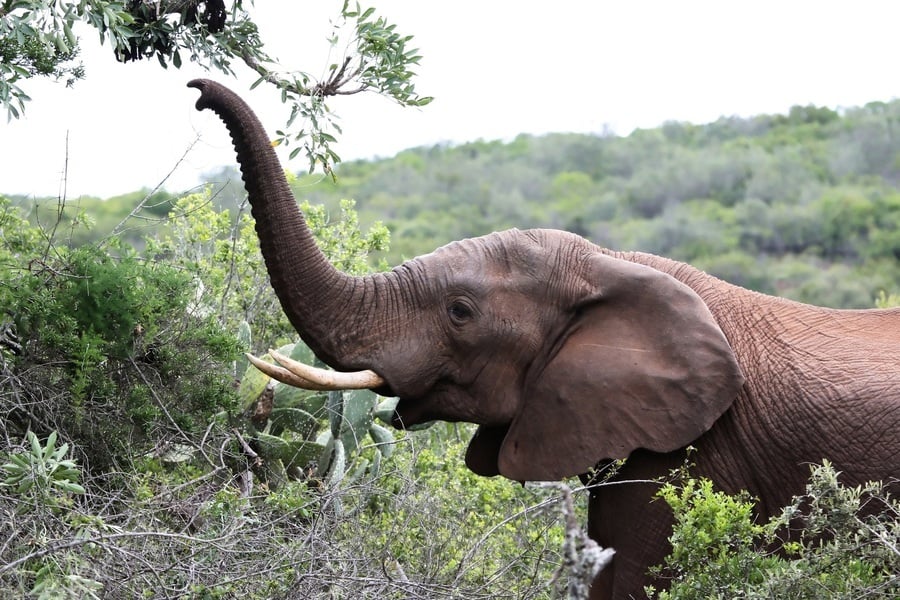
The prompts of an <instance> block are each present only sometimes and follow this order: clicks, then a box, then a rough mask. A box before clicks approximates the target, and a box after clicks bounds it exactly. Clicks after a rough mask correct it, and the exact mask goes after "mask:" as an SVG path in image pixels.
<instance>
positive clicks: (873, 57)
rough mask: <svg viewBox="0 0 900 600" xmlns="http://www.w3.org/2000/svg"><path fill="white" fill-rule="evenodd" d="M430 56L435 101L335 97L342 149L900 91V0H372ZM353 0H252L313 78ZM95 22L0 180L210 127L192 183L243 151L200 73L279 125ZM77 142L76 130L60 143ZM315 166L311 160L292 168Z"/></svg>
mask: <svg viewBox="0 0 900 600" xmlns="http://www.w3.org/2000/svg"><path fill="white" fill-rule="evenodd" d="M364 4H365V5H370V4H371V5H374V6H375V7H376V8H377V9H378V12H379V14H382V15H384V16H385V17H387V18H388V19H389V20H390V21H391V22H393V23H396V24H397V26H398V31H399V32H401V33H404V34H410V35H413V36H415V39H414V40H413V42H414V47H418V48H419V49H420V51H421V54H422V55H423V57H424V58H423V60H422V62H421V65H420V67H419V69H418V72H419V78H418V80H417V84H416V86H417V90H418V91H419V92H420V93H421V94H422V95H430V96H434V97H435V101H434V102H433V103H432V104H431V105H429V106H427V107H425V108H423V109H402V108H400V107H398V106H396V105H395V104H392V103H391V102H389V101H388V100H385V99H382V98H379V97H377V96H374V95H362V96H352V97H349V98H345V99H338V100H333V101H332V102H331V105H332V106H333V107H334V108H335V109H336V111H337V112H338V113H339V115H340V116H341V118H342V120H341V125H342V128H343V130H344V135H343V136H341V138H340V140H339V144H338V145H337V146H336V147H335V149H336V151H337V152H338V154H340V155H341V156H342V157H343V158H344V159H345V160H346V159H353V158H370V157H376V156H380V157H389V156H393V155H394V154H395V153H397V152H398V151H401V150H403V149H406V148H410V147H414V146H421V145H431V144H435V143H438V142H448V141H449V142H466V141H472V140H476V139H486V140H493V139H504V140H506V139H511V138H513V137H515V136H516V135H518V134H519V133H533V134H541V133H547V132H583V133H591V132H600V131H602V130H603V128H604V126H605V125H608V126H610V127H611V128H612V129H613V130H614V131H616V132H617V133H620V134H627V133H629V132H630V131H631V130H632V129H634V128H635V127H655V126H657V125H659V124H661V123H662V122H664V121H666V120H679V121H690V122H694V123H705V122H709V121H714V120H715V119H717V118H718V117H720V116H722V115H741V116H750V115H754V114H759V113H774V112H785V111H787V110H788V109H789V108H790V106H792V105H795V104H804V105H805V104H810V103H812V104H816V105H820V106H821V105H824V106H829V107H832V108H840V107H851V106H859V105H862V104H865V103H867V102H870V101H875V100H883V101H887V100H891V99H893V98H895V97H898V96H900V77H898V66H897V65H898V62H900V46H898V44H897V41H898V29H897V27H898V23H900V3H898V2H893V1H889V0H885V1H866V0H853V1H849V2H836V1H834V2H829V1H821V0H820V1H818V2H812V1H797V0H780V1H774V2H773V1H769V0H755V1H752V2H745V1H736V0H735V1H731V2H723V1H709V2H697V1H690V0H685V1H672V0H660V1H643V2H642V1H629V2H611V1H607V2H603V1H600V0H595V1H590V0H585V1H564V0H562V1H556V2H529V1H522V0H518V1H511V0H480V1H478V2H475V1H472V0H456V1H454V2H440V3H438V2H423V1H421V0H418V1H416V0H369V1H368V2H366V3H364ZM340 5H341V0H316V1H311V0H307V1H295V0H282V1H280V2H277V1H274V0H258V1H257V2H256V7H255V8H251V10H252V11H253V14H254V15H255V17H256V19H257V23H258V24H259V26H260V29H261V32H262V35H263V38H264V40H266V42H267V44H268V49H269V53H270V54H271V55H274V56H276V57H278V58H279V59H280V60H281V61H282V63H283V64H284V65H285V66H286V67H288V68H293V69H300V70H305V71H308V72H310V73H312V74H319V73H322V72H323V71H324V67H325V66H327V64H328V62H329V60H328V56H327V52H328V49H329V48H328V44H327V42H326V41H325V38H326V36H327V35H328V34H329V33H330V32H331V27H330V25H329V19H331V18H333V17H335V16H336V15H337V14H338V13H339V9H340ZM95 38H96V35H95V32H94V31H93V30H87V31H86V32H85V33H84V35H83V38H82V40H83V46H84V48H83V58H84V63H85V66H86V67H87V71H88V73H87V78H86V79H85V80H83V81H80V82H78V83H77V84H76V86H75V88H74V89H65V88H64V86H62V85H61V84H52V83H50V82H42V81H28V82H25V87H26V91H27V92H28V93H29V94H30V95H31V96H32V98H33V99H34V100H33V101H32V102H30V103H29V104H28V105H27V106H26V115H25V117H24V118H23V119H19V120H18V121H12V122H11V123H5V122H4V123H0V193H7V194H13V193H24V194H30V195H34V196H45V195H57V194H58V193H61V191H62V189H63V178H62V173H63V171H64V169H65V167H66V154H67V152H66V148H67V147H68V179H67V181H66V188H65V189H66V194H67V197H68V198H69V199H72V198H77V197H78V196H79V195H95V196H101V197H108V196H111V195H115V194H119V193H125V192H130V191H134V190H137V189H139V188H141V187H144V186H147V187H153V186H155V185H157V184H158V183H159V182H160V181H162V179H163V178H164V177H165V176H166V175H167V174H168V173H169V172H170V171H171V170H172V168H173V167H174V166H175V165H176V163H177V162H178V160H179V158H180V157H181V156H182V155H183V154H184V153H185V151H186V150H187V148H188V147H189V145H190V144H191V142H192V141H193V140H194V138H195V137H197V136H198V135H199V136H200V141H199V142H198V143H197V144H196V146H195V147H194V148H193V150H192V151H191V152H190V153H189V154H188V157H187V159H186V160H185V161H184V162H183V163H182V164H181V165H180V166H179V167H178V168H177V170H176V171H175V172H174V174H173V175H172V176H171V177H170V179H169V180H168V182H167V183H166V184H165V188H166V189H168V190H170V191H182V190H185V189H187V188H189V187H191V186H193V185H195V184H196V183H197V182H198V181H199V178H200V177H201V175H202V174H203V173H206V172H209V171H212V170H215V169H216V168H217V167H218V166H221V165H226V164H232V163H234V155H233V153H232V149H231V146H230V143H229V140H228V138H227V135H226V134H225V131H224V127H223V126H222V125H221V123H220V122H219V121H218V119H217V118H215V117H214V116H213V115H212V114H211V113H209V112H208V111H207V112H205V113H203V114H201V113H198V112H197V111H196V110H194V108H193V105H194V101H195V100H196V97H197V92H196V90H190V89H188V88H186V87H185V83H186V82H187V81H188V80H189V79H191V78H193V77H197V76H210V77H212V78H214V79H218V80H220V81H223V82H225V83H226V84H227V85H229V86H231V87H232V88H233V89H235V90H236V91H238V92H239V93H240V94H242V95H244V96H245V97H246V98H247V99H248V100H249V101H250V103H251V104H252V105H253V107H254V108H255V109H256V111H257V113H258V114H259V115H260V118H261V120H262V121H263V123H264V124H265V126H266V127H267V129H269V130H270V131H274V130H275V129H278V128H281V127H283V125H284V122H285V119H286V117H287V112H288V111H287V108H286V107H285V106H284V105H282V104H281V103H280V102H279V100H278V97H277V96H278V94H277V93H276V92H273V91H272V90H271V89H266V86H265V85H262V86H260V87H259V88H257V89H256V90H254V91H253V92H249V91H248V88H249V86H250V84H251V83H252V82H253V80H254V79H255V77H254V76H253V74H252V73H250V72H249V70H248V69H246V68H245V67H243V66H242V65H238V69H237V70H238V71H239V74H240V75H241V76H240V77H239V79H238V80H234V79H227V78H226V77H225V76H224V75H221V74H218V73H213V74H211V75H209V74H204V73H203V72H201V71H199V70H197V69H191V68H188V67H187V66H184V67H183V68H182V69H181V70H176V69H174V68H169V69H168V70H163V69H161V68H160V67H159V65H158V63H157V61H156V60H155V59H153V60H151V61H142V62H141V63H140V64H128V65H121V64H118V63H116V62H115V60H114V58H113V56H112V51H111V50H110V49H109V47H108V46H104V47H99V46H98V44H97V43H96V41H95ZM67 139H68V142H67V141H66V140H67ZM290 167H291V168H293V169H294V170H303V169H305V168H306V163H305V159H304V157H303V156H302V154H301V155H299V156H298V157H297V158H296V159H295V160H294V162H293V163H292V164H291V165H290Z"/></svg>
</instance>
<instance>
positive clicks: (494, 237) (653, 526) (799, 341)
mask: <svg viewBox="0 0 900 600" xmlns="http://www.w3.org/2000/svg"><path fill="white" fill-rule="evenodd" d="M188 85H189V86H190V87H193V88H197V89H199V90H200V97H199V99H198V100H197V104H196V106H197V109H198V110H203V109H211V110H212V111H214V112H215V113H216V114H218V116H219V117H220V118H221V120H222V121H223V122H224V124H225V126H226V127H227V128H228V130H229V132H230V134H231V137H232V141H233V144H234V148H235V151H236V154H237V160H238V163H239V165H240V168H241V172H242V176H243V180H244V183H245V187H246V190H247V193H248V197H249V201H250V204H251V210H252V214H253V216H254V218H255V219H256V229H257V233H258V236H259V240H260V247H261V250H262V255H263V258H264V260H265V264H266V268H267V270H268V273H269V276H270V280H271V284H272V286H273V288H274V290H275V292H276V295H277V296H278V298H279V301H280V303H281V306H282V308H283V310H284V312H285V313H286V315H287V317H288V319H289V320H290V322H291V324H292V325H293V327H295V328H296V330H297V332H298V333H299V335H300V337H301V338H302V339H303V340H304V342H305V343H306V344H307V345H308V346H309V347H310V348H311V349H312V350H313V351H314V352H315V354H316V355H317V356H318V357H319V358H320V359H321V360H322V361H324V362H325V363H326V364H327V365H329V366H330V367H332V368H333V369H334V370H335V371H337V373H333V375H334V376H335V377H338V378H340V377H345V376H346V377H347V378H348V379H349V380H353V381H344V382H342V383H341V385H345V386H347V387H351V386H353V385H357V386H358V387H369V388H372V389H374V390H375V391H376V392H378V393H380V394H382V395H385V396H396V397H397V398H398V399H399V400H398V403H397V406H396V409H395V414H394V416H393V425H394V426H396V427H399V428H403V427H412V426H414V425H417V424H421V423H424V422H428V421H434V420H443V421H448V422H469V423H473V424H476V425H477V429H476V431H475V433H474V435H473V437H472V439H471V441H470V443H469V446H468V449H467V452H466V457H465V462H466V465H467V466H468V468H470V469H471V470H472V471H474V472H475V473H477V474H480V475H484V476H495V475H501V476H503V477H506V478H508V479H510V480H513V481H518V482H524V481H544V480H560V479H563V478H568V477H581V478H582V480H583V481H586V482H587V481H589V478H590V474H591V473H592V472H593V471H594V470H595V469H596V468H597V467H598V466H601V467H602V466H603V465H605V464H609V463H610V462H611V461H621V460H622V459H624V463H622V464H621V466H619V467H618V470H617V471H616V474H615V476H614V477H615V478H614V480H613V481H612V482H607V484H604V485H596V486H592V487H591V491H590V492H589V498H588V523H587V531H588V534H589V536H590V537H591V538H593V539H594V540H596V541H597V542H598V543H599V544H600V545H601V546H603V547H611V548H613V549H614V550H615V552H616V554H615V556H614V558H613V559H612V562H611V564H610V565H609V566H608V567H607V568H605V569H603V570H602V571H601V572H600V573H599V575H598V576H597V578H596V580H595V581H594V582H593V584H592V587H591V597H592V598H616V599H618V598H632V597H633V598H641V597H645V593H644V586H645V585H647V584H648V583H651V581H652V580H651V579H650V578H649V577H648V575H647V569H648V567H650V566H651V565H655V564H659V563H661V562H662V561H663V559H664V557H665V556H666V554H667V553H668V551H669V550H670V545H669V542H668V536H669V532H670V531H671V527H672V523H673V517H672V514H671V511H670V510H669V509H668V508H667V506H666V505H665V503H664V502H661V501H657V502H654V501H652V500H653V498H654V495H655V492H656V491H657V490H658V486H659V484H658V483H656V482H658V481H659V478H660V477H661V476H665V475H667V474H668V473H669V472H670V470H672V469H675V468H678V467H679V466H681V465H682V464H684V461H685V456H686V453H687V452H688V450H687V449H688V448H689V447H690V448H693V449H694V450H693V451H692V452H691V453H690V457H691V461H692V463H693V467H692V474H693V475H695V476H698V477H706V478H709V479H711V480H712V481H713V482H714V484H715V485H716V486H717V487H718V488H719V489H721V490H723V491H726V492H729V493H737V492H739V491H741V490H746V491H748V492H749V493H750V494H752V495H753V496H754V497H756V498H758V502H757V510H758V513H759V515H760V517H768V516H771V515H773V514H776V513H777V512H780V508H781V507H782V506H784V505H786V504H788V503H789V502H790V501H791V500H792V497H793V496H794V495H797V494H801V493H803V491H804V486H805V483H806V481H807V479H808V476H809V473H810V465H811V464H815V463H820V462H821V461H822V460H823V459H827V460H829V461H831V463H833V465H834V467H835V468H836V469H837V470H839V471H840V472H841V473H842V478H843V481H844V482H845V483H847V484H853V485H855V484H859V483H863V482H866V481H870V480H885V481H891V482H896V481H897V480H898V479H900V309H871V310H837V309H830V308H822V307H816V306H811V305H806V304H801V303H798V302H794V301H790V300H787V299H782V298H777V297H773V296H768V295H763V294H761V293H757V292H754V291H750V290H746V289H743V288H740V287H737V286H735V285H731V284H729V283H727V282H725V281H722V280H720V279H717V278H716V277H714V276H711V275H709V274H707V273H704V272H702V271H700V270H698V269H696V268H693V267H691V266H689V265H687V264H684V263H682V262H678V261H675V260H671V259H667V258H663V257H659V256H654V255H651V254H646V253H641V252H620V251H614V250H610V249H606V248H603V247H600V246H598V245H596V244H594V243H592V242H591V241H588V240H587V239H584V238H583V237H579V236H577V235H574V234H572V233H568V232H565V231H557V230H549V229H534V230H516V229H512V230H508V231H502V232H495V233H491V234H488V235H485V236H483V237H479V238H475V239H467V240H462V241H456V242H452V243H450V244H448V245H446V246H443V247H441V248H438V249H437V250H435V251H434V252H432V253H430V254H426V255H424V256H420V257H417V258H414V259H411V260H408V261H406V262H404V263H402V264H400V265H399V266H396V267H394V268H393V269H392V270H390V271H388V272H380V273H375V274H371V275H366V276H350V275H347V274H344V273H342V272H340V271H339V270H337V269H335V268H334V267H333V266H332V265H331V264H330V263H329V262H328V260H327V259H326V258H325V256H324V255H323V254H322V252H321V251H320V250H319V248H318V247H317V245H316V242H315V240H314V239H313V236H312V235H311V233H310V230H309V228H308V227H307V225H306V222H305V219H304V216H303V214H302V212H301V211H300V210H299V208H298V205H297V203H296V201H295V199H294V197H293V196H292V194H291V191H290V189H289V187H288V185H287V182H286V180H285V177H284V172H283V170H282V167H281V166H280V164H279V160H278V157H277V155H276V154H275V152H274V150H273V149H272V145H271V144H270V142H269V139H268V137H267V136H266V134H265V131H264V129H263V127H262V125H261V123H260V122H259V120H258V119H257V117H256V116H255V115H254V113H253V111H252V110H251V109H250V107H249V106H248V105H247V104H246V103H245V102H244V101H243V100H242V99H241V98H240V97H239V96H238V95H236V94H235V93H234V92H232V91H231V90H229V89H228V88H226V87H224V86H222V85H221V84H218V83H216V82H213V81H210V80H205V79H199V80H193V81H191V82H190V83H189V84H188ZM264 365H265V364H264ZM287 367H288V368H287V369H285V368H283V367H269V370H270V371H271V372H272V373H275V374H280V376H281V377H282V379H283V380H285V381H290V382H294V383H299V384H302V383H303V382H305V381H306V380H307V379H313V376H311V375H309V374H307V373H306V372H303V371H302V370H301V369H300V368H299V367H298V368H297V374H296V375H294V374H292V373H290V371H291V370H293V369H292V365H287ZM264 368H266V367H265V366H264ZM353 373H358V374H360V375H362V376H363V377H364V379H363V380H362V381H361V382H357V383H354V381H355V379H354V377H355V375H354V374H353ZM617 464H618V463H617ZM609 483H613V484H614V485H611V484H609ZM657 583H658V584H659V583H661V584H662V585H664V584H665V583H664V582H657Z"/></svg>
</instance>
